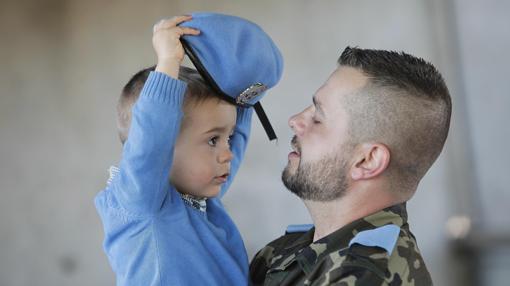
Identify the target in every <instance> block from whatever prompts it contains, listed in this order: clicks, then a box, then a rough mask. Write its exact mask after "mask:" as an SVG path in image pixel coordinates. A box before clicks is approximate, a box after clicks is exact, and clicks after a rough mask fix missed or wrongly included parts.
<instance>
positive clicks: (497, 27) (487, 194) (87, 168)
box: [0, 0, 510, 286]
mask: <svg viewBox="0 0 510 286" xmlns="http://www.w3.org/2000/svg"><path fill="white" fill-rule="evenodd" d="M192 11H217V12H223V13H228V14H233V15H238V16H242V17H245V18H248V19H250V20H252V21H254V22H256V23H258V24H259V25H260V26H262V27H263V28H264V29H265V30H266V31H267V32H268V33H269V34H270V35H271V36H272V37H273V39H274V40H275V42H276V43H277V44H278V45H279V47H280V48H281V51H282V53H283V56H284V58H285V71H284V75H283V78H282V81H281V83H280V84H279V85H278V86H277V87H276V88H274V89H273V90H272V91H271V92H270V95H269V96H267V97H265V98H264V100H263V103H264V107H265V109H266V112H267V114H268V115H269V116H270V118H271V120H272V123H273V126H274V127H275V129H276V131H277V134H278V135H279V142H278V143H276V144H275V143H269V142H268V141H267V139H266V136H265V134H264V132H263V129H262V128H261V126H260V124H259V123H258V122H257V121H254V123H253V135H252V139H251V142H250V145H249V149H248V153H247V155H246V158H245V161H244V165H243V166H242V167H241V169H240V172H239V175H238V177H237V179H236V181H235V183H234V184H233V186H232V187H231V191H230V193H229V194H228V195H227V196H226V198H225V204H226V207H227V208H228V209H229V210H230V213H231V214H232V216H233V218H234V220H235V221H236V223H237V225H238V227H239V229H240V230H241V233H242V235H243V237H244V239H245V243H246V247H247V250H248V252H249V255H250V257H252V256H253V254H254V253H255V252H256V251H257V249H259V248H260V247H262V246H263V245H264V244H265V243H267V242H269V241H270V240H272V239H274V238H276V237H277V236H279V235H281V234H283V232H284V229H285V227H286V226H287V225H288V224H294V223H307V222H310V219H309V216H308V214H307V211H306V209H305V208H304V206H303V204H302V203H301V202H300V201H299V200H298V199H297V198H296V197H294V196H293V195H291V194H290V193H289V192H288V191H286V190H285V188H284V187H283V185H282V184H281V182H280V173H281V170H282V168H283V166H284V165H285V164H286V161H287V159H286V157H287V153H288V152H289V150H290V148H289V143H288V142H289V140H290V137H291V132H290V130H289V128H288V127H287V119H288V118H289V116H291V115H292V114H294V113H296V112H298V111H301V110H302V109H303V108H304V107H305V106H306V105H308V104H310V103H311V96H312V94H313V93H314V92H315V90H316V89H317V88H318V87H319V86H320V85H321V84H322V82H324V80H325V79H326V78H327V76H328V75H329V73H331V72H332V70H333V69H334V68H335V63H336V59H337V58H338V56H339V55H340V53H341V51H342V50H343V48H345V47H346V46H347V45H351V46H359V47H362V48H379V49H391V50H403V51H406V52H409V53H412V54H414V55H417V56H420V57H423V58H425V59H427V60H429V61H431V62H432V63H433V64H435V65H436V66H437V67H438V68H439V70H440V71H442V72H443V75H444V77H445V79H446V81H447V83H448V85H449V88H450V90H451V93H452V97H453V100H454V114H453V121H452V128H451V132H450V136H449V139H448V142H447V146H446V148H445V151H444V152H443V154H442V155H441V157H440V159H439V160H438V162H436V164H435V165H434V167H433V168H432V170H431V171H430V172H429V174H428V175H427V176H426V177H425V178H424V179H423V181H422V183H421V186H420V188H419V190H418V192H417V194H416V196H415V197H414V198H413V199H412V200H411V201H410V203H409V204H408V209H409V215H410V223H411V226H412V228H413V230H414V233H415V234H416V236H417V237H418V242H419V246H420V248H421V250H422V252H423V256H424V258H425V261H426V262H427V264H428V268H429V270H430V272H431V274H432V276H433V278H434V281H435V283H436V285H508V283H509V282H508V280H509V278H510V275H509V274H507V273H508V270H509V269H510V247H509V245H510V244H509V239H508V237H509V233H510V215H509V208H510V191H509V187H508V185H507V178H508V177H507V173H508V171H509V167H508V162H510V155H509V152H508V147H507V145H506V144H507V142H509V140H510V129H509V128H508V126H507V124H508V122H509V121H510V113H509V112H508V111H507V108H508V107H510V98H509V96H508V95H509V94H508V93H509V90H510V81H509V80H508V79H507V77H508V66H509V64H510V60H509V57H508V54H507V52H508V50H510V29H509V28H510V25H509V24H510V20H509V19H508V13H509V11H510V2H508V1H497V0H489V1H476V0H466V1H460V0H445V1H441V0H421V1H407V0H402V1H333V0H330V1H304V0H286V1H268V0H266V1H233V0H232V1H227V0H222V1H205V0H203V1H198V0H186V1H184V0H183V1H173V0H167V1H113V0H102V1H98V0H90V1H73V0H69V1H65V0H49V1H37V0H16V1H14V0H12V1H11V0H7V1H5V0H0V67H1V68H0V138H1V139H0V170H1V171H0V192H1V193H0V194H1V195H0V286H18V285H51V286H58V285H114V275H113V273H112V271H111V269H110V267H109V265H108V262H107V259H106V256H105V255H104V254H103V252H102V238H103V231H102V226H101V224H100V221H99V217H98V215H97V214H96V211H95V208H94V205H93V198H94V196H95V194H96V193H97V192H98V191H99V190H101V189H102V188H103V187H104V184H105V181H106V179H107V171H106V170H107V168H108V167H109V166H110V165H111V164H115V163H117V161H118V159H119V157H120V156H119V155H120V143H119V141H118V139H117V134H116V126H115V105H116V101H117V98H118V95H119V92H120V90H121V88H122V86H123V85H124V84H125V83H126V81H127V80H128V78H129V77H130V76H131V75H132V74H134V73H135V72H136V71H138V70H139V69H141V68H143V67H146V66H150V65H152V64H154V63H155V56H154V52H153V50H152V45H151V32H152V25H153V24H154V23H155V22H156V21H157V20H159V19H160V18H162V17H168V16H173V15H177V14H183V13H190V12H192ZM176 259H178V258H176Z"/></svg>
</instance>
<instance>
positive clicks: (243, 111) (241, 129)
mask: <svg viewBox="0 0 510 286" xmlns="http://www.w3.org/2000/svg"><path fill="white" fill-rule="evenodd" d="M236 108H237V120H236V127H235V129H234V133H233V134H232V137H231V139H230V149H231V150H232V153H233V155H234V158H232V161H231V162H230V175H229V176H228V179H227V181H226V182H225V184H223V186H222V187H221V193H220V198H221V197H223V195H224V194H225V193H226V192H227V190H228V188H229V187H230V185H231V184H232V181H233V180H234V177H235V175H236V174H237V171H238V170H239V167H240V166H241V162H242V161H243V158H244V153H245V151H246V146H247V145H248V139H249V138H250V131H251V118H252V114H253V108H251V107H250V108H244V107H236Z"/></svg>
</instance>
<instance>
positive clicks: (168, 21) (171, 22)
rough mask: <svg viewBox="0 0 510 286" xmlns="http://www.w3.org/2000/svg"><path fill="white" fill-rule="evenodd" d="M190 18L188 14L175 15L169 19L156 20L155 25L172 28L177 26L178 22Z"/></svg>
mask: <svg viewBox="0 0 510 286" xmlns="http://www.w3.org/2000/svg"><path fill="white" fill-rule="evenodd" d="M189 20H191V16H190V15H184V16H175V17H172V18H170V19H163V20H161V21H160V22H158V23H157V24H156V25H157V26H159V27H161V28H172V27H175V26H177V25H178V24H180V23H182V22H186V21H189Z"/></svg>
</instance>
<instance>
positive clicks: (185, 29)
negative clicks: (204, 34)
mask: <svg viewBox="0 0 510 286" xmlns="http://www.w3.org/2000/svg"><path fill="white" fill-rule="evenodd" d="M177 28H179V31H180V34H181V36H182V35H194V36H196V35H198V34H200V30H197V29H193V28H189V27H177Z"/></svg>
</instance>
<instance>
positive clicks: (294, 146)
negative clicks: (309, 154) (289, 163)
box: [289, 136, 301, 159]
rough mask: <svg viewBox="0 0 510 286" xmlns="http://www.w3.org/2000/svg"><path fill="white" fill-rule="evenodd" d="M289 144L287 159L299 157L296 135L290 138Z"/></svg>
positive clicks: (299, 149)
mask: <svg viewBox="0 0 510 286" xmlns="http://www.w3.org/2000/svg"><path fill="white" fill-rule="evenodd" d="M290 146H291V147H292V152H290V153H289V159H290V158H295V157H300V156H301V148H300V146H299V143H298V142H297V137H296V136H294V137H292V140H291V141H290Z"/></svg>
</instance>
